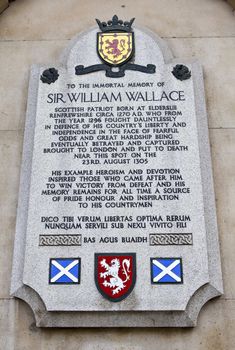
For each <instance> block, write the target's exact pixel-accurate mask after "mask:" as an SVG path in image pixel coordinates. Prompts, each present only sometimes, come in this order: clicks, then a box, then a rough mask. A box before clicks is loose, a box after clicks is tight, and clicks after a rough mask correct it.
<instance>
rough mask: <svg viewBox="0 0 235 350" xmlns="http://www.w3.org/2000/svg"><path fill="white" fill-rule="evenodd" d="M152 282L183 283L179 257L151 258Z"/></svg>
mask: <svg viewBox="0 0 235 350" xmlns="http://www.w3.org/2000/svg"><path fill="white" fill-rule="evenodd" d="M151 282H152V284H163V283H183V270H182V259H181V258H151Z"/></svg>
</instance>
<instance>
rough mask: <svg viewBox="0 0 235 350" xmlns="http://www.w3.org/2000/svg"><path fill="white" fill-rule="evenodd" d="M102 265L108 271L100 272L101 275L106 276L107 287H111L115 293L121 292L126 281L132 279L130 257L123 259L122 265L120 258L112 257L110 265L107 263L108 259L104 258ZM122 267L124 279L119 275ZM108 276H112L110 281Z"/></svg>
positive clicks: (105, 283)
mask: <svg viewBox="0 0 235 350" xmlns="http://www.w3.org/2000/svg"><path fill="white" fill-rule="evenodd" d="M100 265H101V266H102V267H103V268H105V270H106V272H101V273H100V277H101V278H104V282H103V285H104V286H105V287H109V288H111V289H112V294H113V295H115V294H117V293H119V292H120V291H121V290H122V289H123V288H125V283H126V282H127V281H129V279H130V260H129V259H124V260H123V261H122V266H121V264H120V260H119V259H118V258H115V259H112V260H111V264H110V265H109V264H107V262H106V259H103V260H102V261H101V262H100ZM121 267H122V269H123V274H124V275H125V279H124V280H123V279H122V278H121V277H120V276H119V271H120V268H121ZM107 277H110V278H109V282H108V281H107V280H106V278H107Z"/></svg>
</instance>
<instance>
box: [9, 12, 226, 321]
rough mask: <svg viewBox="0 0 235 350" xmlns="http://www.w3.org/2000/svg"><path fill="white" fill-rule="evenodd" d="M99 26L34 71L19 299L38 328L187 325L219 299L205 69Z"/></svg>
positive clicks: (126, 30) (126, 31)
mask: <svg viewBox="0 0 235 350" xmlns="http://www.w3.org/2000/svg"><path fill="white" fill-rule="evenodd" d="M97 25H98V26H97V27H96V28H93V29H91V30H90V31H88V32H86V33H83V34H81V35H79V36H78V37H76V38H75V39H74V40H73V41H72V42H71V44H70V46H69V47H68V48H67V49H66V51H65V52H64V54H63V56H62V58H61V60H60V62H59V63H53V64H46V65H45V66H33V67H32V71H31V78H30V85H29V98H28V108H27V119H26V127H25V142H24V152H23V162H22V174H21V184H20V194H19V207H18V218H17V227H16V238H15V252H14V263H13V273H12V287H11V292H12V295H14V296H16V297H18V298H21V299H23V300H25V301H26V302H27V303H28V304H29V305H30V306H31V308H32V310H33V311H34V314H35V318H36V323H37V325H38V326H41V327H89V326H91V327H157V326H164V327H192V326H194V325H195V324H196V320H197V316H198V313H199V311H200V309H201V308H202V306H203V305H204V304H205V303H206V302H207V301H208V300H209V299H211V298H213V297H215V296H218V295H221V293H222V278H221V270H220V256H219V245H218V233H217V226H216V215H215V205H214V193H213V181H212V172H211V161H210V150H209V143H208V128H207V117H206V110H205V102H204V90H203V77H202V70H201V67H200V64H199V63H198V62H185V61H183V60H182V59H174V58H173V56H172V54H171V52H170V50H169V49H168V48H167V45H166V44H165V42H164V41H162V40H161V39H160V38H158V37H157V36H156V35H155V34H153V33H151V32H149V31H148V30H145V29H141V28H138V27H135V25H134V19H131V20H130V21H126V22H123V21H121V20H119V19H118V18H117V16H114V17H113V18H112V20H109V21H108V22H107V23H106V22H101V21H99V20H97Z"/></svg>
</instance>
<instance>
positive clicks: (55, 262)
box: [51, 260, 78, 282]
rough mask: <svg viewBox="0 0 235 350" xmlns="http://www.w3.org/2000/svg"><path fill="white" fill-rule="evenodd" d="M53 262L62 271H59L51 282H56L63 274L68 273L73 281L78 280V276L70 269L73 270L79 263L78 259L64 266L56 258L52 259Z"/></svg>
mask: <svg viewBox="0 0 235 350" xmlns="http://www.w3.org/2000/svg"><path fill="white" fill-rule="evenodd" d="M51 263H52V264H53V265H54V266H55V267H57V269H58V270H60V272H58V273H57V275H55V276H54V277H53V278H52V279H51V282H56V281H57V280H58V279H59V278H60V277H62V276H63V275H66V276H67V277H68V278H70V279H71V280H72V281H73V282H78V278H77V277H75V276H74V275H72V274H71V273H70V272H69V270H71V269H72V268H73V267H74V266H76V265H77V264H78V260H74V261H72V262H71V263H70V264H69V265H68V266H66V267H63V266H61V265H60V264H59V263H58V262H57V261H56V260H52V261H51Z"/></svg>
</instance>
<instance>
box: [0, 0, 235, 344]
mask: <svg viewBox="0 0 235 350" xmlns="http://www.w3.org/2000/svg"><path fill="white" fill-rule="evenodd" d="M114 13H116V14H117V15H119V16H120V18H123V19H130V18H132V17H133V16H135V17H136V23H138V24H139V25H144V26H146V27H148V28H149V29H151V30H152V31H155V32H156V33H157V34H158V35H159V36H161V37H164V38H165V39H166V40H167V42H168V44H169V46H170V47H171V49H172V51H173V53H174V55H175V56H176V57H183V58H184V59H187V60H193V59H195V58H197V59H199V60H200V61H201V63H202V65H203V68H204V76H205V88H206V98H207V110H208V117H209V132H210V143H211V151H212V162H213V172H214V182H215V195H216V204H217V215H218V226H219V235H220V244H221V255H222V270H223V278H224V288H225V294H224V295H223V296H222V297H221V298H220V299H217V300H214V301H210V302H209V303H208V304H207V305H206V306H205V307H204V308H203V309H202V311H201V313H200V315H199V320H198V326H197V327H196V328H194V329H164V328H162V329H38V328H36V327H35V323H34V318H33V314H32V312H31V310H30V309H29V307H28V306H27V305H26V304H25V303H24V302H22V301H19V300H14V299H12V298H11V297H10V296H9V287H10V275H11V265H12V252H13V242H14V233H15V232H14V230H15V220H16V209H17V196H18V187H19V174H20V164H21V154H22V142H23V133H24V121H25V110H26V100H27V88H28V78H29V69H30V65H31V64H33V63H47V62H53V60H55V59H56V58H57V57H58V56H59V55H60V53H61V52H62V50H63V49H64V48H65V47H66V45H67V44H68V40H69V39H71V38H72V37H73V36H74V35H75V34H77V33H78V32H80V31H82V30H84V29H87V28H89V27H90V26H93V25H94V18H100V19H104V20H107V19H109V18H111V17H112V15H113V14H114ZM0 63H1V64H0V70H1V75H0V76H1V84H0V96H1V100H0V159H1V167H0V217H1V219H0V225H1V234H0V281H1V282H0V349H4V350H13V349H16V350H18V349H19V350H28V349H35V350H39V349H43V350H44V349H48V350H50V349H51V350H52V349H58V350H62V349H65V348H66V349H68V350H73V349H74V350H75V349H76V350H77V349H79V350H80V349H82V350H90V349H100V350H106V349H114V350H121V349H133V350H135V349H150V350H151V349H159V350H167V349H171V350H173V349H174V350H176V349H178V350H184V349H185V350H186V349H187V350H188V349H192V350H194V349H195V350H198V349H206V350H210V349H211V350H231V349H232V348H233V346H234V343H235V336H234V334H235V300H234V298H235V280H234V265H235V257H234V256H235V255H234V247H235V234H234V233H235V232H234V228H235V215H234V206H233V200H234V198H235V183H234V175H235V174H234V172H235V168H234V164H235V148H234V146H235V118H234V111H235V102H234V101H235V93H234V86H235V18H234V13H233V11H232V8H231V7H230V5H229V4H228V3H226V2H225V1H221V0H198V1H195V0H178V1H176V0H168V1H162V0H145V1H144V2H143V1H141V0H129V1H125V0H123V1H120V0H116V1H114V0H110V1H108V0H99V2H97V1H95V0H88V1H84V0H80V1H76V0H60V1H50V0H41V1H37V0H31V1H29V0H17V1H15V2H13V3H12V4H11V6H10V7H9V8H8V9H7V10H6V11H4V12H3V13H2V15H1V17H0Z"/></svg>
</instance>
